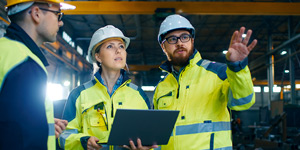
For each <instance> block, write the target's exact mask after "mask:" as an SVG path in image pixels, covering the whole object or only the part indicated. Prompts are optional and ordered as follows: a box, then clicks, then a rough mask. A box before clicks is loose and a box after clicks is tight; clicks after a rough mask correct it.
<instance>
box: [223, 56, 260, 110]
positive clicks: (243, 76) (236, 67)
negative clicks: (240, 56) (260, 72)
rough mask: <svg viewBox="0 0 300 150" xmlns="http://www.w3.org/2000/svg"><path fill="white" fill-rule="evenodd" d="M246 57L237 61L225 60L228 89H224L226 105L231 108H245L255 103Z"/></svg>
mask: <svg viewBox="0 0 300 150" xmlns="http://www.w3.org/2000/svg"><path fill="white" fill-rule="evenodd" d="M247 64H248V59H247V58H245V59H244V60H243V61H239V62H227V66H228V68H227V70H226V74H227V79H228V82H229V89H228V91H226V95H227V98H228V107H229V108H230V109H232V110H246V109H249V108H250V107H251V106H252V105H253V104H254V103H255V93H254V90H253V82H252V79H251V74H250V70H249V68H248V66H247Z"/></svg>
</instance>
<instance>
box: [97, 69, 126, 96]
mask: <svg viewBox="0 0 300 150" xmlns="http://www.w3.org/2000/svg"><path fill="white" fill-rule="evenodd" d="M98 72H99V71H98ZM98 79H99V82H100V83H101V84H103V85H104V86H105V87H106V89H107V93H108V94H109V96H110V97H111V96H112V95H113V94H114V93H115V91H116V90H117V89H118V88H119V87H120V86H121V85H122V83H123V73H122V71H121V73H120V76H119V78H118V80H117V81H116V83H115V85H114V86H113V89H112V91H111V93H109V90H108V87H107V85H106V84H104V80H103V78H102V76H101V74H100V76H99V78H98Z"/></svg>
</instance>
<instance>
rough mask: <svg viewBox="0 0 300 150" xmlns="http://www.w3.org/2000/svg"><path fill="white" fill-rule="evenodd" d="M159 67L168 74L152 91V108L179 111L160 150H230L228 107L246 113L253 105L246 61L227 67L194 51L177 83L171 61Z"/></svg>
mask: <svg viewBox="0 0 300 150" xmlns="http://www.w3.org/2000/svg"><path fill="white" fill-rule="evenodd" d="M160 68H161V69H162V70H165V71H167V72H169V74H168V75H167V76H166V77H165V78H164V79H163V80H162V81H160V82H159V83H158V85H157V87H156V89H155V93H154V97H153V103H154V108H155V109H162V110H179V111H180V113H179V116H178V118H177V122H176V124H175V127H174V130H173V133H172V135H171V137H170V140H169V143H168V144H167V145H163V146H161V149H163V150H199V149H211V150H212V149H217V150H227V149H228V150H229V149H230V150H231V149H232V141H231V128H230V114H229V111H228V108H230V109H232V110H245V109H248V108H250V107H251V106H252V105H253V104H254V102H255V96H254V91H253V83H252V80H251V75H250V71H249V69H248V67H247V59H246V60H244V61H242V62H235V63H229V62H228V63H227V65H226V64H221V63H216V62H212V61H208V60H204V59H202V58H201V56H200V53H199V52H198V51H197V50H194V54H193V55H192V56H190V59H189V64H188V65H187V66H186V67H185V68H183V69H182V71H181V72H180V74H179V77H178V80H177V79H176V78H175V77H174V75H173V73H171V72H172V68H171V64H170V62H166V63H164V64H162V65H161V66H160Z"/></svg>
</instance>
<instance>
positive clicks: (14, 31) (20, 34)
mask: <svg viewBox="0 0 300 150" xmlns="http://www.w3.org/2000/svg"><path fill="white" fill-rule="evenodd" d="M5 37H7V38H9V39H12V40H15V41H19V42H21V43H23V44H25V45H26V46H27V47H28V48H29V49H30V51H31V52H32V53H33V54H34V55H36V56H37V57H38V58H39V59H40V60H41V61H42V62H43V64H44V66H48V65H49V63H48V61H47V59H46V57H45V56H44V54H43V53H42V51H41V49H40V48H39V47H38V46H37V45H36V43H35V42H34V41H33V40H32V39H31V37H30V36H29V35H28V34H27V33H26V32H25V31H24V30H23V29H22V28H21V27H20V26H19V25H17V24H16V23H11V24H10V25H9V26H8V28H7V30H6V34H5Z"/></svg>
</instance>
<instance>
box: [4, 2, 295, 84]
mask: <svg viewBox="0 0 300 150" xmlns="http://www.w3.org/2000/svg"><path fill="white" fill-rule="evenodd" d="M66 2H67V3H69V4H72V5H75V6H76V7H77V8H76V9H75V10H67V11H64V12H65V14H66V15H65V16H64V18H63V22H64V26H63V27H62V28H61V29H60V32H59V33H60V37H58V39H59V42H60V45H64V46H63V47H64V49H68V51H70V52H71V53H72V54H73V55H76V56H78V57H80V54H78V52H76V50H75V49H73V50H70V49H72V47H71V46H69V45H68V44H67V42H64V41H63V40H62V38H61V35H62V33H63V31H64V32H66V33H67V34H68V35H69V36H70V37H71V38H72V40H73V42H74V43H75V46H80V47H81V48H82V49H83V55H82V57H81V58H78V59H76V60H75V61H81V62H82V63H83V68H86V69H77V70H76V68H77V67H76V66H75V67H74V65H73V64H74V62H69V64H68V65H67V66H73V67H67V68H70V69H71V70H76V71H77V72H79V71H82V70H83V71H90V70H91V66H90V65H88V63H87V62H86V61H85V56H86V54H87V49H88V46H89V42H90V38H91V37H92V34H93V33H94V32H95V31H96V30H97V29H99V28H100V27H103V26H105V25H114V26H115V27H117V28H119V29H121V30H122V31H123V33H124V34H125V35H126V36H128V37H130V39H131V42H130V46H129V47H128V49H127V52H128V57H127V63H128V65H129V68H130V70H131V74H132V75H131V76H132V78H134V79H135V82H137V84H139V85H153V86H155V85H156V84H157V83H158V81H159V80H160V76H161V75H163V74H164V73H162V72H161V71H160V70H159V69H158V66H159V65H160V64H161V63H162V62H163V61H164V60H166V56H165V55H164V53H163V52H162V50H161V48H160V46H159V44H158V42H157V34H158V30H159V26H160V23H161V22H162V20H163V19H164V17H166V16H167V15H169V14H173V13H177V14H181V15H183V16H185V17H186V18H188V19H189V20H190V21H191V23H192V24H193V25H194V27H195V29H196V38H195V48H196V49H197V50H198V51H199V52H200V53H201V55H202V58H204V59H209V60H212V61H218V62H225V55H224V54H223V51H224V50H227V49H228V46H229V42H230V38H231V35H232V33H233V32H234V31H235V30H238V29H239V28H240V27H241V26H245V27H246V28H247V29H252V30H253V35H252V38H251V40H253V39H254V38H255V39H257V40H258V45H257V46H256V47H255V49H254V50H253V51H252V52H251V54H250V55H249V67H250V70H251V72H252V77H253V80H254V81H266V80H267V78H268V73H267V69H268V68H269V66H270V65H272V61H270V59H271V58H272V55H273V66H274V80H275V81H276V82H277V83H278V82H279V83H280V82H281V81H282V82H283V83H285V82H286V81H289V79H290V77H291V76H290V75H289V74H287V73H284V70H289V68H294V69H293V71H295V72H294V76H293V77H295V79H296V80H299V79H300V61H299V57H298V53H299V52H300V42H299V39H300V28H299V26H300V9H299V8H300V3H299V2H300V1H296V0H294V1H284V0H281V1H279V0H261V1H259V0H231V1H229V0H223V1H213V0H212V1H210V0H200V1H175V0H165V1H160V0H157V1H107V0H106V1H66ZM4 5H5V1H4V0H1V7H2V8H3V7H4ZM1 17H2V18H3V19H4V20H7V17H6V15H5V13H4V11H1ZM45 47H46V48H47V45H45ZM54 47H55V45H54ZM60 48H62V47H60ZM60 48H59V49H60ZM282 51H287V52H288V53H287V54H285V55H281V52H282ZM49 52H50V51H49ZM54 55H59V54H57V53H55V52H53V53H51V52H50V54H48V55H47V56H49V57H51V56H54ZM57 58H58V57H57ZM63 58H64V57H61V59H60V61H61V62H62V64H65V63H68V61H63ZM290 58H291V59H290ZM290 61H291V62H292V65H290V63H289V62H290ZM52 63H58V62H56V61H52ZM293 71H292V73H293ZM254 83H255V82H254ZM259 83H262V82H257V84H259Z"/></svg>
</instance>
